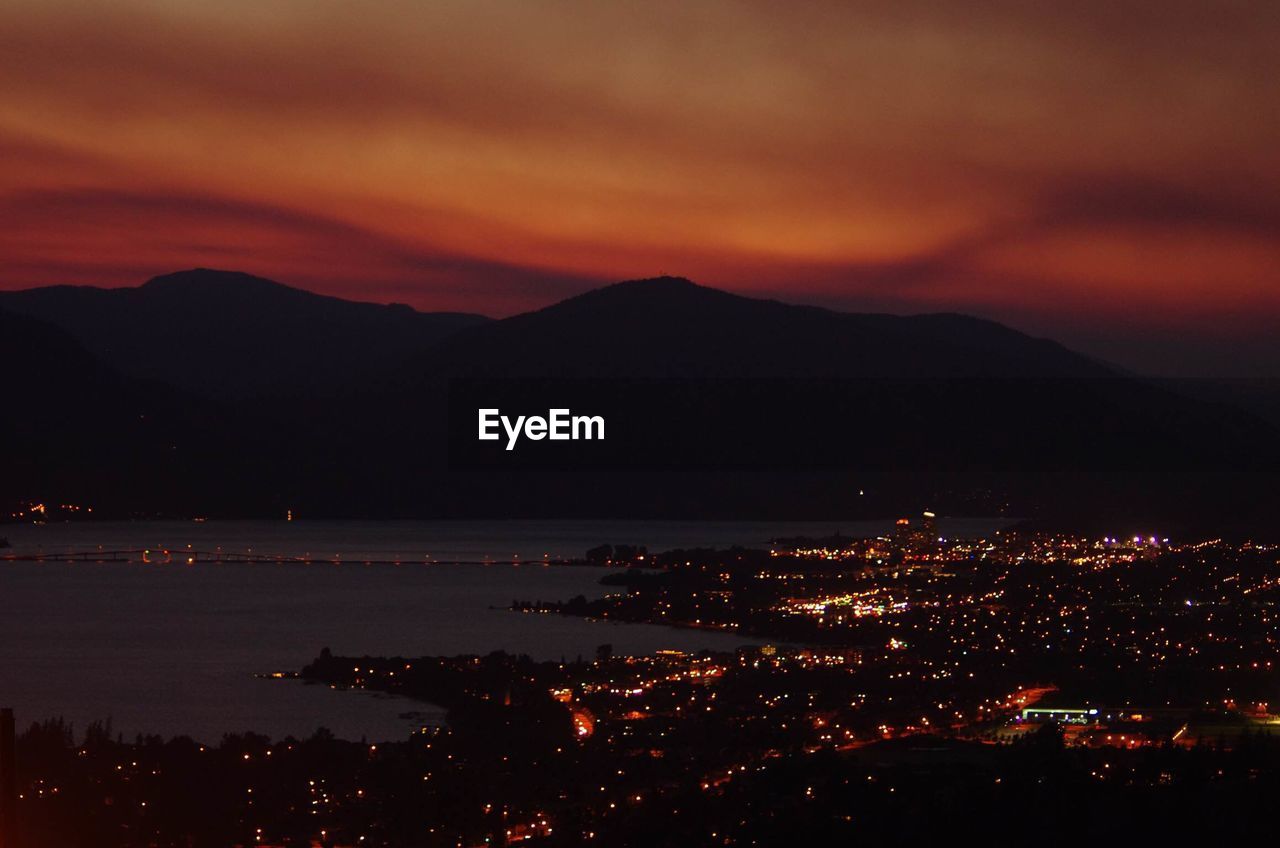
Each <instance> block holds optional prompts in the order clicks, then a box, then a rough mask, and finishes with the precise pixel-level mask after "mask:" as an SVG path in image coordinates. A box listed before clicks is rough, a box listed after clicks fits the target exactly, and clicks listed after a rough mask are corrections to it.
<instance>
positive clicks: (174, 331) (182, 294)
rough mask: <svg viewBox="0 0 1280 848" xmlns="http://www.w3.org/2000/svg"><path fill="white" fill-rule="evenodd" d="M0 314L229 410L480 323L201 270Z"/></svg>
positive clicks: (60, 292)
mask: <svg viewBox="0 0 1280 848" xmlns="http://www.w3.org/2000/svg"><path fill="white" fill-rule="evenodd" d="M0 308H4V309H8V310H10V311H12V312H16V313H20V314H25V315H29V316H31V317H35V318H40V319H43V320H45V321H48V322H49V323H51V324H54V325H57V326H58V327H61V328H62V329H63V330H65V331H66V332H67V333H69V334H70V335H71V336H72V337H74V338H75V339H76V340H77V341H79V342H80V343H81V344H82V345H83V346H84V347H85V348H86V349H87V350H88V351H89V352H91V353H92V354H94V355H96V356H98V357H100V358H101V359H102V360H103V361H104V362H105V363H106V364H108V365H110V366H112V367H113V368H115V369H116V370H118V371H119V372H121V373H122V374H125V375H128V376H131V377H136V378H140V379H148V380H160V381H163V382H166V383H169V384H172V385H174V386H177V387H179V388H182V389H185V390H189V391H192V392H195V393H197V394H201V395H205V396H209V397H216V398H223V399H236V400H240V399H246V398H252V397H255V396H261V395H267V394H270V393H273V392H277V391H286V392H298V391H306V390H308V389H312V388H315V387H318V386H324V385H330V384H332V383H333V382H335V381H340V380H343V379H347V378H351V377H354V376H355V375H359V374H364V373H368V372H371V371H375V370H377V369H379V368H381V367H383V366H385V365H387V364H393V363H397V362H399V361H401V360H403V359H404V358H406V357H408V356H410V355H412V354H414V353H416V352H417V351H419V350H422V349H424V348H427V347H430V346H431V345H433V344H435V343H437V342H439V341H441V340H442V339H444V338H446V337H448V336H449V335H451V334H453V333H455V332H458V331H459V330H462V329H465V328H468V327H473V326H476V325H478V324H482V323H484V322H485V321H486V320H487V319H485V318H483V317H481V316H478V315H466V314H460V313H443V312H442V313H422V312H417V311H415V310H413V309H411V308H410V307H408V306H403V305H391V306H382V305H379V304H373V303H358V302H353V301H348V300H342V299H340V298H335V297H325V296H322V295H317V294H313V293H311V292H307V291H303V290H300V289H295V288H290V287H288V286H284V285H281V284H279V283H276V282H272V281H270V280H266V279H263V278H261V277H255V276H252V275H249V274H243V273H238V272H233V271H216V270H210V269H205V268H197V269H195V270H191V271H182V272H178V273H175V274H167V275H165V276H161V277H156V278H155V279H152V280H150V281H148V282H147V283H145V284H144V285H142V286H139V287H137V288H122V289H100V288H91V287H85V286H53V287H49V288H39V289H29V290H26V291H17V292H0Z"/></svg>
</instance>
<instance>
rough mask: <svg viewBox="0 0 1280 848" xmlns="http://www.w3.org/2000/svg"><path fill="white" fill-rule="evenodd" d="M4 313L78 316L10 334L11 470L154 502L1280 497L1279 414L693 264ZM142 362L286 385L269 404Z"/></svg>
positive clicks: (232, 280)
mask: <svg viewBox="0 0 1280 848" xmlns="http://www.w3.org/2000/svg"><path fill="white" fill-rule="evenodd" d="M11 301H16V302H18V303H21V304H23V305H25V307H26V308H27V309H28V311H35V310H36V308H37V307H38V308H40V309H42V310H45V311H48V312H50V313H57V314H60V315H61V316H63V317H62V320H64V321H69V322H70V323H69V324H68V328H67V330H68V331H67V332H63V331H60V330H57V329H55V328H54V327H52V326H50V325H49V324H46V323H42V322H39V321H33V320H31V319H25V318H19V317H18V316H14V315H6V316H4V323H0V339H3V344H0V355H4V356H5V361H6V362H8V363H10V367H11V368H13V367H15V366H14V365H13V363H21V368H22V369H23V370H22V373H21V375H20V376H21V379H15V380H11V381H9V382H8V387H7V388H8V391H9V397H8V398H6V400H7V401H8V402H9V405H10V407H11V408H14V409H17V410H19V413H18V414H17V415H16V416H10V423H9V425H8V426H9V427H10V428H11V429H10V431H9V432H8V433H7V435H9V436H10V438H9V439H6V441H5V444H4V449H3V450H0V463H3V464H5V465H6V466H8V467H11V468H14V469H18V470H20V471H22V475H21V479H25V480H30V481H32V483H33V485H35V484H38V485H42V486H44V487H45V488H43V489H42V490H41V491H42V492H47V491H51V487H52V488H56V490H57V491H56V492H53V494H60V493H62V492H64V491H66V492H79V491H90V492H94V493H98V494H99V495H100V496H101V497H105V498H107V499H111V498H116V499H117V500H118V501H119V503H120V504H124V505H125V506H127V507H128V509H130V510H134V511H139V510H141V511H148V510H154V511H166V512H169V513H179V514H181V513H182V512H183V511H186V512H187V513H188V514H190V513H191V512H198V513H204V514H213V515H282V514H283V512H284V509H285V508H292V509H295V510H296V511H298V512H299V513H301V514H304V515H309V516H386V515H395V516H419V517H421V516H450V517H492V516H527V517H567V516H569V517H571V516H593V517H618V516H630V517H659V516H663V517H718V518H729V517H738V518H742V517H767V516H775V517H778V516H786V517H791V518H798V517H809V518H830V517H834V516H844V517H857V516H871V515H884V514H885V513H886V512H892V511H896V510H898V509H900V508H911V507H915V506H919V505H920V504H921V503H922V502H924V503H928V504H930V505H932V506H934V507H936V508H939V509H942V510H946V511H953V512H959V511H963V512H969V513H970V514H974V513H987V514H991V513H993V512H998V511H1004V512H1009V513H1012V514H1016V515H1023V516H1025V515H1029V514H1039V513H1038V512H1037V511H1038V510H1041V509H1050V507H1051V514H1052V515H1055V516H1060V515H1068V516H1071V517H1072V518H1075V517H1077V516H1081V515H1088V516H1093V517H1098V516H1101V515H1105V517H1106V518H1107V520H1114V519H1116V518H1119V517H1124V516H1131V517H1133V518H1134V520H1135V521H1136V520H1138V519H1139V518H1141V519H1142V520H1143V521H1148V519H1152V520H1154V519H1158V518H1160V517H1161V516H1163V517H1166V518H1167V517H1169V516H1173V515H1175V514H1176V515H1178V516H1181V518H1180V519H1179V520H1180V521H1184V523H1185V520H1187V519H1188V517H1189V516H1190V517H1195V518H1197V519H1199V518H1203V519H1205V520H1206V521H1207V522H1209V523H1211V524H1212V523H1214V522H1217V523H1218V524H1219V525H1220V524H1221V520H1222V519H1223V517H1224V516H1232V517H1234V518H1239V519H1240V520H1241V522H1242V523H1249V524H1254V523H1256V522H1257V521H1258V520H1268V518H1267V516H1268V515H1269V510H1270V509H1271V508H1272V504H1273V502H1274V501H1275V500H1276V498H1275V493H1276V491H1277V489H1276V487H1275V486H1272V485H1271V484H1270V483H1269V482H1265V481H1264V483H1265V484H1264V485H1262V486H1259V484H1258V480H1259V479H1261V478H1258V477H1256V476H1246V477H1241V476H1239V474H1238V472H1242V471H1249V470H1250V469H1254V468H1264V469H1267V470H1274V469H1276V468H1280V450H1278V448H1277V445H1278V444H1280V438H1277V430H1276V429H1275V428H1274V427H1272V426H1270V425H1268V424H1267V423H1265V422H1263V421H1262V420H1260V419H1259V418H1257V417H1254V416H1252V415H1250V414H1248V413H1245V412H1242V411H1240V410H1238V409H1236V408H1234V407H1232V406H1231V405H1229V404H1224V403H1214V402H1209V401H1205V400H1197V399H1191V398H1187V397H1184V396H1183V395H1181V394H1179V393H1177V392H1174V391H1170V390H1168V389H1167V388H1164V387H1162V386H1159V385H1155V384H1151V383H1148V382H1146V381H1143V380H1140V379H1136V378H1134V377H1132V376H1130V375H1127V374H1124V373H1122V372H1120V371H1118V370H1115V369H1112V368H1110V367H1108V366H1106V365H1104V364H1101V363H1098V362H1096V361H1094V360H1091V359H1089V358H1088V357H1084V356H1080V355H1078V354H1075V353H1073V352H1071V351H1069V350H1067V349H1066V348H1063V347H1062V346H1060V345H1058V344H1055V343H1053V342H1050V341H1045V340H1040V339H1034V338H1031V337H1029V336H1027V335H1024V334H1022V333H1019V332H1016V331H1014V330H1011V329H1009V328H1007V327H1004V326H1001V325H999V324H995V323H992V322H989V321H982V320H978V319H973V318H967V317H964V316H959V315H921V316H912V317H898V316H891V315H858V314H845V313H838V312H832V311H829V310H824V309H816V308H811V307H803V306H790V305H786V304H782V303H778V302H775V301H765V300H755V299H751V298H745V297H738V296H735V295H731V294H727V293H724V292H720V291H716V290H713V289H708V288H704V287H700V286H696V285H694V284H692V283H690V282H688V281H686V280H679V279H673V278H661V279H657V280H648V281H639V282H631V283H622V284H618V285H615V286H610V287H607V288H604V289H600V290H597V291H593V292H589V293H587V294H584V295H581V296H579V297H575V298H571V299H569V300H566V301H564V302H562V303H558V304H555V305H553V306H550V307H547V308H546V309H542V310H539V311H537V312H533V313H528V314H525V315H518V316H515V317H512V318H508V319H505V320H501V321H493V322H486V321H484V320H483V319H477V318H474V317H469V316H450V317H448V318H442V317H441V316H430V315H420V314H418V313H415V312H413V311H412V310H409V309H407V308H395V307H378V306H371V305H368V304H353V303H348V302H345V301H340V300H335V299H332V298H321V297H317V296H315V295H310V294H307V293H305V292H299V291H296V290H293V289H288V288H286V287H283V286H278V285H276V284H274V283H270V282H269V281H265V280H260V279H258V278H253V277H248V276H245V275H233V274H227V273H225V272H187V273H185V274H179V275H172V276H170V277H161V278H158V279H157V280H154V281H152V282H151V283H148V284H147V285H145V286H143V287H141V288H138V289H126V290H120V291H103V290H97V289H45V290H36V291H32V292H20V293H15V294H11V295H5V296H2V297H0V303H8V302H11ZM68 304H70V305H68ZM68 316H69V317H68ZM72 324H74V325H75V326H71V325H72ZM466 324H470V325H471V326H462V325H466ZM431 327H434V328H435V330H436V331H438V332H437V334H436V335H435V336H433V335H432V332H431V331H430V328H431ZM77 328H78V330H77ZM424 328H427V329H426V330H424ZM70 335H82V336H88V337H91V338H92V339H93V340H95V341H94V342H93V343H85V344H84V345H83V346H82V345H80V344H79V343H77V342H76V341H75V340H74V339H72V338H71V337H70ZM377 336H382V337H384V338H379V339H378V340H377V341H374V340H373V339H374V337H377ZM441 336H443V338H441ZM95 344H96V345H98V346H101V347H102V348H103V349H104V350H105V351H106V353H105V354H104V355H103V356H102V357H101V358H99V357H95V356H94V355H92V351H93V350H94V349H95V348H94V345H95ZM86 347H87V348H89V351H86V350H85V349H84V348H86ZM104 359H105V360H106V363H105V364H104V362H103V361H102V360H104ZM113 362H121V363H124V364H123V365H121V367H120V368H119V369H116V368H112V367H110V363H113ZM122 370H127V371H128V373H129V374H130V375H132V376H122V375H121V374H120V373H119V371H122ZM137 375H145V376H147V377H158V378H161V379H165V380H170V381H172V382H174V383H176V384H178V385H182V386H195V387H198V388H201V389H205V390H210V391H215V392H218V393H221V394H222V395H223V396H224V397H237V396H240V397H242V396H244V394H246V393H247V392H248V391H249V390H250V389H252V390H256V391H260V392H265V391H267V390H268V389H282V390H283V391H281V392H278V393H276V395H275V396H274V397H267V398H265V399H263V400H262V401H261V402H259V403H256V404H255V405H254V407H253V415H251V416H248V415H244V414H243V413H242V411H241V408H240V407H239V406H237V405H235V404H233V403H228V402H222V401H205V400H201V399H198V398H196V397H195V396H193V395H192V394H190V393H186V392H184V391H183V390H181V389H175V388H170V387H166V386H164V385H161V384H158V383H154V382H147V381H144V380H142V379H140V377H139V376H137ZM479 406H493V407H498V408H501V409H502V410H503V412H504V413H509V414H546V411H547V409H548V408H549V407H552V406H557V407H569V408H572V409H573V410H574V412H575V413H585V414H601V415H603V416H604V417H605V419H606V421H607V422H608V423H607V428H608V429H607V438H606V439H605V440H604V441H594V442H550V441H545V440H544V441H526V442H523V443H522V444H521V446H520V448H519V449H518V450H515V451H506V450H504V446H503V444H502V443H500V442H484V443H481V442H479V441H478V440H477V439H476V410H477V408H478V407H479ZM23 410H29V411H23ZM14 428H16V429H14ZM64 446H65V447H67V450H65V451H64V450H63V447H64ZM584 469H585V470H584ZM1173 471H1176V472H1179V474H1182V473H1183V472H1188V473H1194V474H1195V475H1200V476H1187V475H1183V476H1177V475H1171V474H1169V473H1167V472H1173ZM1086 472H1098V473H1097V474H1089V473H1086ZM1206 474H1207V475H1209V476H1205V475H1206ZM13 479H19V478H13ZM1267 479H1268V480H1269V479H1270V478H1267ZM1206 481H1208V482H1206ZM19 482H20V481H19ZM58 487H63V488H58ZM864 491H865V492H866V495H865V496H864V495H863V494H861V492H864ZM1260 493H1261V494H1260ZM99 503H102V500H99ZM117 506H118V505H117ZM1153 517H1154V518H1153ZM1146 526H1148V527H1151V526H1155V525H1154V524H1152V523H1150V522H1149V521H1148V523H1147V524H1146ZM1164 526H1166V527H1168V526H1170V525H1169V524H1168V523H1166V524H1165V525H1164Z"/></svg>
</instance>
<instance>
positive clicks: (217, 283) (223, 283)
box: [141, 268, 305, 294]
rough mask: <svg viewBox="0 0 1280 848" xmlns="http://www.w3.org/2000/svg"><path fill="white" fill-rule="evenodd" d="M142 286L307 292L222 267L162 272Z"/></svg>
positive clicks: (170, 289) (175, 289) (152, 289)
mask: <svg viewBox="0 0 1280 848" xmlns="http://www.w3.org/2000/svg"><path fill="white" fill-rule="evenodd" d="M141 288H142V289H144V290H146V291H151V292H154V291H195V290H202V291H209V290H212V289H220V290H224V291H226V290H231V289H237V290H244V289H255V290H259V291H263V290H272V291H291V292H298V293H300V294H302V293H305V292H303V291H302V290H301V289H295V288H292V287H290V286H286V285H284V284H282V283H277V282H275V281H274V280H268V279H267V278H266V277H258V276H255V275H253V274H247V273H245V272H244V271H226V270H222V269H220V268H191V269H190V270H187V271H175V272H173V273H171V274H161V275H160V276H158V277H152V278H151V279H150V280H147V281H146V282H145V283H143V284H142V286H141Z"/></svg>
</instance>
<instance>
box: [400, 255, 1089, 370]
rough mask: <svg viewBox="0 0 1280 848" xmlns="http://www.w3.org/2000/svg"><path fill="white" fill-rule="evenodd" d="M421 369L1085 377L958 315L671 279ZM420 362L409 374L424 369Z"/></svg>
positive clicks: (544, 317)
mask: <svg viewBox="0 0 1280 848" xmlns="http://www.w3.org/2000/svg"><path fill="white" fill-rule="evenodd" d="M431 359H432V360H433V361H434V362H435V363H439V364H440V365H441V366H444V367H447V368H449V369H450V371H451V373H453V374H455V375H462V374H472V375H480V374H486V375H492V376H503V377H520V376H526V375H557V376H562V377H570V376H580V377H682V378H687V377H708V378H719V377H747V378H753V379H759V378H766V379H767V378H797V377H798V378H805V379H813V378H826V377H838V378H884V377H889V378H908V377H909V378H935V377H947V378H950V377H983V378H999V377H1046V378H1048V377H1052V378H1096V377H1103V376H1110V375H1113V374H1114V373H1115V372H1114V371H1113V370H1112V369H1110V368H1107V367H1106V366H1103V365H1100V364H1098V363H1097V362H1095V361H1093V360H1091V359H1089V358H1087V357H1084V356H1081V355H1079V354H1075V353H1072V352H1071V351H1069V350H1067V349H1066V348H1064V347H1062V346H1061V345H1059V344H1057V343H1056V342H1052V341H1047V340H1044V339H1035V338H1032V337H1030V336H1027V335H1025V334H1023V333H1019V332H1017V331H1016V330H1012V329H1009V328H1008V327H1005V326H1003V325H1001V324H997V323H995V322H993V321H984V320H981V319H978V318H970V317H968V316H964V315H954V314H934V315H914V316H898V315H881V314H854V313H844V312H833V311H831V310H828V309H820V308H817V307H813V306H792V305H788V304H784V303H780V302H778V301H774V300H757V299H753V298H748V297H740V296H738V295H734V294H730V293H728V292H723V291H719V290H717V289H712V288H707V287H704V286H699V285H696V284H694V283H692V282H690V281H689V280H685V279H681V278H677V277H660V278H657V279H652V280H637V281H632V282H626V283H618V284H616V285H612V286H607V287H605V288H602V289H597V290H595V291H591V292H588V293H586V294H583V295H580V296H578V297H574V298H570V299H569V300H565V301H563V302H561V303H557V304H555V305H553V306H549V307H547V308H545V309H541V310H539V311H537V312H530V313H526V314H523V315H517V316H515V317H512V318H508V319H506V320H503V321H496V322H493V323H492V324H489V325H486V326H483V327H478V328H476V329H474V330H472V331H470V332H468V333H465V334H460V335H458V336H456V337H454V338H453V339H451V340H449V341H447V342H446V343H445V344H444V345H442V346H441V348H440V349H439V350H436V351H433V352H432V356H431ZM429 365H430V363H428V362H426V361H425V360H424V361H422V362H420V363H417V364H416V365H415V368H417V369H419V370H420V369H421V368H423V367H428V366H429Z"/></svg>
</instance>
